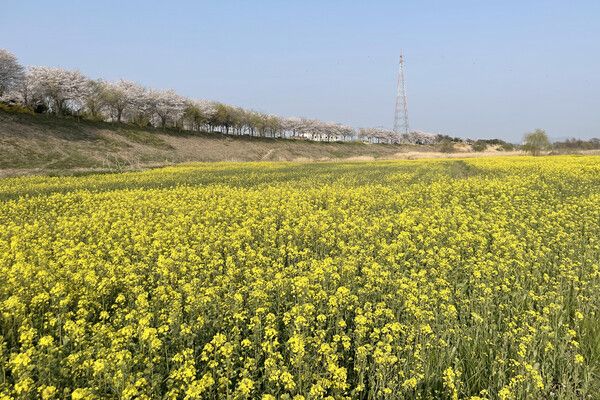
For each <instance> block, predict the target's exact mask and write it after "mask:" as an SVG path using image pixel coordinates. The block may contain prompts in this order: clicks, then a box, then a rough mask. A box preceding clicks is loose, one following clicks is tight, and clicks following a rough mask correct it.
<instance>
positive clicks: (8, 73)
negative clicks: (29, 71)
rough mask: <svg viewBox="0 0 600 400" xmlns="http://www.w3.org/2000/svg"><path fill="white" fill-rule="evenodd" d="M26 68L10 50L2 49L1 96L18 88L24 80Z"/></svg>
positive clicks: (0, 56) (0, 66) (0, 59)
mask: <svg viewBox="0 0 600 400" xmlns="http://www.w3.org/2000/svg"><path fill="white" fill-rule="evenodd" d="M24 75H25V74H24V69H23V67H22V66H21V64H19V61H18V60H17V57H15V56H14V55H13V54H12V53H11V52H9V51H8V50H4V49H0V98H1V97H2V96H4V95H5V94H6V93H9V92H11V91H13V90H17V89H18V88H19V86H20V85H21V84H22V82H23V78H24Z"/></svg>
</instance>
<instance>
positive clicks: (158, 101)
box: [146, 90, 187, 128]
mask: <svg viewBox="0 0 600 400" xmlns="http://www.w3.org/2000/svg"><path fill="white" fill-rule="evenodd" d="M146 102H147V103H149V104H148V106H149V108H150V110H151V111H153V113H154V114H155V115H156V116H157V117H158V121H157V122H158V123H157V124H156V125H160V127H162V128H165V127H166V126H167V124H168V123H171V124H173V125H177V123H178V122H179V121H180V120H181V118H182V117H183V112H184V111H185V106H186V103H187V99H185V98H184V97H182V96H180V95H178V94H177V93H176V92H175V91H174V90H149V91H148V92H147V94H146Z"/></svg>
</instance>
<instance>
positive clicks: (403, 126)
mask: <svg viewBox="0 0 600 400" xmlns="http://www.w3.org/2000/svg"><path fill="white" fill-rule="evenodd" d="M409 131H410V128H409V126H408V104H407V101H406V85H405V83H404V55H403V54H402V52H400V65H399V68H398V86H397V89H396V114H395V116H394V132H396V134H398V135H400V134H401V133H409Z"/></svg>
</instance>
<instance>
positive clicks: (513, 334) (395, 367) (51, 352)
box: [0, 156, 600, 400]
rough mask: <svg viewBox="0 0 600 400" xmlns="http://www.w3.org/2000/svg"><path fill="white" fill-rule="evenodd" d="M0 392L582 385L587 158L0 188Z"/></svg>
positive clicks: (448, 394) (214, 167)
mask: <svg viewBox="0 0 600 400" xmlns="http://www.w3.org/2000/svg"><path fill="white" fill-rule="evenodd" d="M0 277H1V278H0V399H11V398H15V399H30V398H31V399H33V398H42V399H63V398H70V399H95V398H118V399H155V398H168V399H290V400H291V399H293V400H301V399H306V400H308V399H414V398H419V399H440V398H441V399H469V398H470V399H503V400H504V399H552V398H557V399H583V398H597V396H598V394H599V393H600V314H599V312H600V309H599V308H600V158H597V157H591V156H586V157H578V156H564V157H563V156H561V157H546V158H531V157H514V158H508V157H507V158H487V159H486V158H481V159H467V160H420V161H385V162H347V163H312V164H302V163H296V164H294V163H254V164H253V163H250V164H238V163H218V164H195V165H183V166H177V167H169V168H162V169H157V170H151V171H144V172H135V173H123V174H107V175H91V176H80V177H21V178H7V179H3V180H0Z"/></svg>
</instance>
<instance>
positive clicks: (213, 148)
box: [0, 110, 437, 176]
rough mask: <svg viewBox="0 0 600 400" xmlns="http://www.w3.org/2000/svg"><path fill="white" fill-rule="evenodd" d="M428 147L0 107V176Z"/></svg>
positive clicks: (359, 155) (402, 154)
mask: <svg viewBox="0 0 600 400" xmlns="http://www.w3.org/2000/svg"><path fill="white" fill-rule="evenodd" d="M436 150H437V149H436V148H435V147H433V146H420V145H387V144H364V143H355V142H352V143H339V142H332V143H324V142H311V141H306V140H289V139H270V138H255V137H236V136H229V135H222V134H218V133H190V132H181V131H177V130H172V129H171V130H169V129H167V130H161V129H152V128H139V127H136V126H130V125H125V124H113V123H104V122H92V121H86V120H79V119H75V118H56V117H54V116H48V115H30V114H22V113H13V112H6V111H3V110H0V154H1V156H0V176H8V175H20V174H30V173H40V172H43V173H50V174H60V173H65V172H68V173H73V172H78V171H80V172H85V171H104V170H106V171H115V170H129V169H141V168H149V167H155V166H162V165H169V164H175V163H182V162H193V161H311V160H313V161H314V160H317V161H323V160H341V159H344V160H347V159H380V158H412V157H418V156H419V154H421V153H424V152H425V153H426V154H425V155H428V156H434V152H435V151H436ZM420 156H423V155H422V154H421V155H420Z"/></svg>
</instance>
